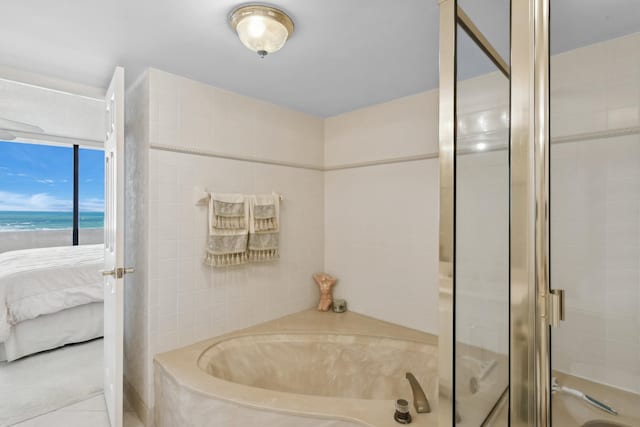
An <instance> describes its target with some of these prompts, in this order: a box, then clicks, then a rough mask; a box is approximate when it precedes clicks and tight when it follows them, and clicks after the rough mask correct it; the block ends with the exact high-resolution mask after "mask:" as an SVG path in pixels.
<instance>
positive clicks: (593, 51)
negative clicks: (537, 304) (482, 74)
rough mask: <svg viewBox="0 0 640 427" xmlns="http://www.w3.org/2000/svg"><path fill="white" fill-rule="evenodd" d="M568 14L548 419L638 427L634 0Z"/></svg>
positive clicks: (558, 57) (638, 89)
mask: <svg viewBox="0 0 640 427" xmlns="http://www.w3.org/2000/svg"><path fill="white" fill-rule="evenodd" d="M573 15H574V11H573V10H571V9H570V8H569V7H568V5H567V4H566V2H552V3H551V17H552V21H551V31H550V39H551V54H552V56H551V72H550V81H551V92H550V104H551V105H550V114H551V115H550V127H551V148H550V149H551V153H550V158H551V284H552V286H553V287H554V288H563V289H565V292H566V319H565V321H564V322H562V323H561V325H560V327H559V328H558V329H553V331H552V342H551V350H552V351H551V356H552V357H551V364H552V365H551V366H552V376H553V378H555V382H556V384H557V385H556V387H555V390H556V391H555V393H554V394H553V396H552V400H551V402H552V407H551V414H552V422H553V425H554V426H561V427H577V426H582V425H584V424H585V423H587V422H590V421H593V420H606V421H608V422H615V423H618V424H619V425H626V426H638V425H640V3H638V2H616V5H615V7H614V5H613V4H612V5H611V6H609V5H606V6H604V5H603V6H602V7H601V8H599V9H598V8H595V7H593V6H591V7H587V8H585V9H584V10H583V11H582V15H581V19H572V18H573ZM618 424H616V425H618ZM602 425H605V424H602Z"/></svg>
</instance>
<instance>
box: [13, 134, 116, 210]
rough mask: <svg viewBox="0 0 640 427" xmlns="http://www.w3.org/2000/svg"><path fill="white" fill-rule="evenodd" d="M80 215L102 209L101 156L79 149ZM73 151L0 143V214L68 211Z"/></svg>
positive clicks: (71, 187) (52, 147) (102, 157)
mask: <svg viewBox="0 0 640 427" xmlns="http://www.w3.org/2000/svg"><path fill="white" fill-rule="evenodd" d="M79 177H80V180H79V185H80V188H79V190H80V191H79V195H80V200H79V202H80V211H81V212H102V211H103V210H104V153H103V151H101V150H90V149H85V148H81V149H80V168H79ZM72 210H73V148H72V147H58V146H50V145H40V144H24V143H18V142H5V141H0V211H38V212H71V211H72Z"/></svg>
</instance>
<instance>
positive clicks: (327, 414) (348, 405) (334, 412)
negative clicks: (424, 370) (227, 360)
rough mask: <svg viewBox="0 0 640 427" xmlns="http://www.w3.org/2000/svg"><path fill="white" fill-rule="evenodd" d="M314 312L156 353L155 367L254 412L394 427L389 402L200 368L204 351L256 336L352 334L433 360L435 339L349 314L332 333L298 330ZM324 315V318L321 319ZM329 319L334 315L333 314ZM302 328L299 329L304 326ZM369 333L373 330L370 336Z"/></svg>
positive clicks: (429, 418) (429, 419)
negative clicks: (419, 350) (250, 381)
mask: <svg viewBox="0 0 640 427" xmlns="http://www.w3.org/2000/svg"><path fill="white" fill-rule="evenodd" d="M316 313H317V312H316V311H315V310H306V311H303V312H300V313H295V314H293V315H288V316H285V317H283V318H280V319H276V320H273V321H269V322H265V323H263V324H259V325H256V326H253V327H249V328H246V329H242V330H239V331H235V332H230V333H227V334H223V335H220V336H218V337H213V338H209V339H206V340H203V341H200V342H197V343H195V344H192V345H189V346H186V347H182V348H179V349H176V350H172V351H169V352H165V353H161V354H157V355H156V356H155V357H154V368H155V369H161V370H162V373H163V374H164V375H167V376H169V377H170V378H171V379H172V380H173V381H175V382H176V383H177V384H178V385H179V386H180V387H184V388H186V389H188V390H189V391H191V392H193V393H197V394H199V395H201V396H204V397H207V398H213V399H218V400H221V401H224V402H227V403H231V404H235V405H240V406H243V407H247V408H251V409H255V410H262V411H269V412H277V413H281V414H288V415H297V416H301V417H307V418H316V419H323V420H340V421H345V422H351V423H354V424H356V425H363V426H369V427H385V426H387V423H386V422H385V423H384V424H381V423H380V420H381V419H385V418H386V419H388V420H389V423H388V426H397V423H396V422H395V421H394V420H393V400H370V399H355V398H342V397H329V396H315V395H304V394H296V393H288V392H283V391H277V390H269V389H263V388H258V387H253V386H248V385H244V384H239V383H234V382H231V381H227V380H224V379H221V378H218V377H215V376H213V375H210V374H209V373H207V372H205V371H204V370H203V369H201V368H200V365H199V362H200V358H201V357H202V355H203V354H204V353H205V351H206V350H208V349H209V348H211V347H213V346H215V345H216V344H218V343H220V342H223V341H228V340H231V339H233V338H241V337H242V338H246V337H250V336H256V335H260V336H268V335H283V334H290V335H294V334H295V335H355V336H360V337H375V338H382V339H390V340H394V341H409V342H412V343H415V344H420V345H425V346H428V347H433V348H434V357H437V350H436V349H437V337H436V336H434V335H432V334H428V333H426V332H420V331H416V330H413V329H410V328H405V327H402V326H398V325H394V324H391V323H388V322H384V321H380V320H377V319H373V318H370V317H367V316H363V315H359V314H357V313H353V312H349V313H350V314H349V315H348V316H343V318H345V322H349V320H352V319H354V320H355V322H354V324H355V325H347V324H345V325H342V326H343V327H342V328H335V326H331V325H327V324H322V323H321V322H317V323H316V322H311V324H310V325H308V326H310V327H308V328H307V327H301V326H300V323H299V322H297V320H298V319H299V318H303V319H306V320H308V318H311V319H312V320H313V319H318V316H317V314H316ZM341 314H345V313H341ZM323 315H324V316H326V314H323ZM331 315H334V314H333V313H332V314H330V316H331ZM320 319H321V320H324V319H322V318H320ZM302 323H303V324H304V322H302ZM372 331H375V333H374V332H372ZM394 332H395V333H394ZM154 381H155V380H154ZM429 397H430V400H431V402H432V406H434V407H436V408H437V396H429ZM436 415H437V411H436V410H435V408H434V411H433V412H432V413H431V414H419V416H417V417H414V422H413V424H414V425H416V426H421V425H424V426H427V425H435V423H436V422H437V417H436ZM381 417H382V418H381Z"/></svg>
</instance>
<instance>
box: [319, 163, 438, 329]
mask: <svg viewBox="0 0 640 427" xmlns="http://www.w3.org/2000/svg"><path fill="white" fill-rule="evenodd" d="M438 190H439V187H438V160H437V159H429V160H420V161H413V162H407V163H397V164H389V165H379V166H372V167H364V168H358V169H345V170H337V171H329V172H326V173H325V212H326V213H325V220H326V226H325V245H324V246H325V270H326V271H327V272H328V273H330V274H332V275H334V276H335V277H337V278H338V283H337V285H336V286H335V288H334V293H335V295H336V296H337V297H341V298H345V299H346V300H347V302H348V304H349V308H350V309H351V310H353V311H356V312H359V313H363V314H367V315H370V316H373V317H376V318H378V319H382V320H387V321H389V322H394V323H398V324H402V325H405V326H408V327H411V328H415V329H419V330H423V331H428V332H432V333H436V332H437V330H438V323H437V322H438V310H437V301H438V292H437V290H438V238H437V236H438Z"/></svg>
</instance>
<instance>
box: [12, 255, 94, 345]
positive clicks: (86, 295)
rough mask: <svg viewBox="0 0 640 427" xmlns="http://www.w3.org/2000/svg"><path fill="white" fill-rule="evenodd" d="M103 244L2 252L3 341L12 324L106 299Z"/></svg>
mask: <svg viewBox="0 0 640 427" xmlns="http://www.w3.org/2000/svg"><path fill="white" fill-rule="evenodd" d="M103 251H104V248H103V245H83V246H65V247H59V248H38V249H25V250H20V251H11V252H5V253H1V254H0V342H3V341H5V340H6V339H7V338H8V337H9V332H10V330H11V327H12V325H15V324H17V323H19V322H22V321H25V320H29V319H35V318H36V317H38V316H41V315H43V314H52V313H57V312H59V311H62V310H65V309H67V308H71V307H77V306H79V305H83V304H90V303H93V302H101V301H103V287H102V277H101V276H100V274H99V270H100V269H101V268H102V265H103V257H104V253H103Z"/></svg>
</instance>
